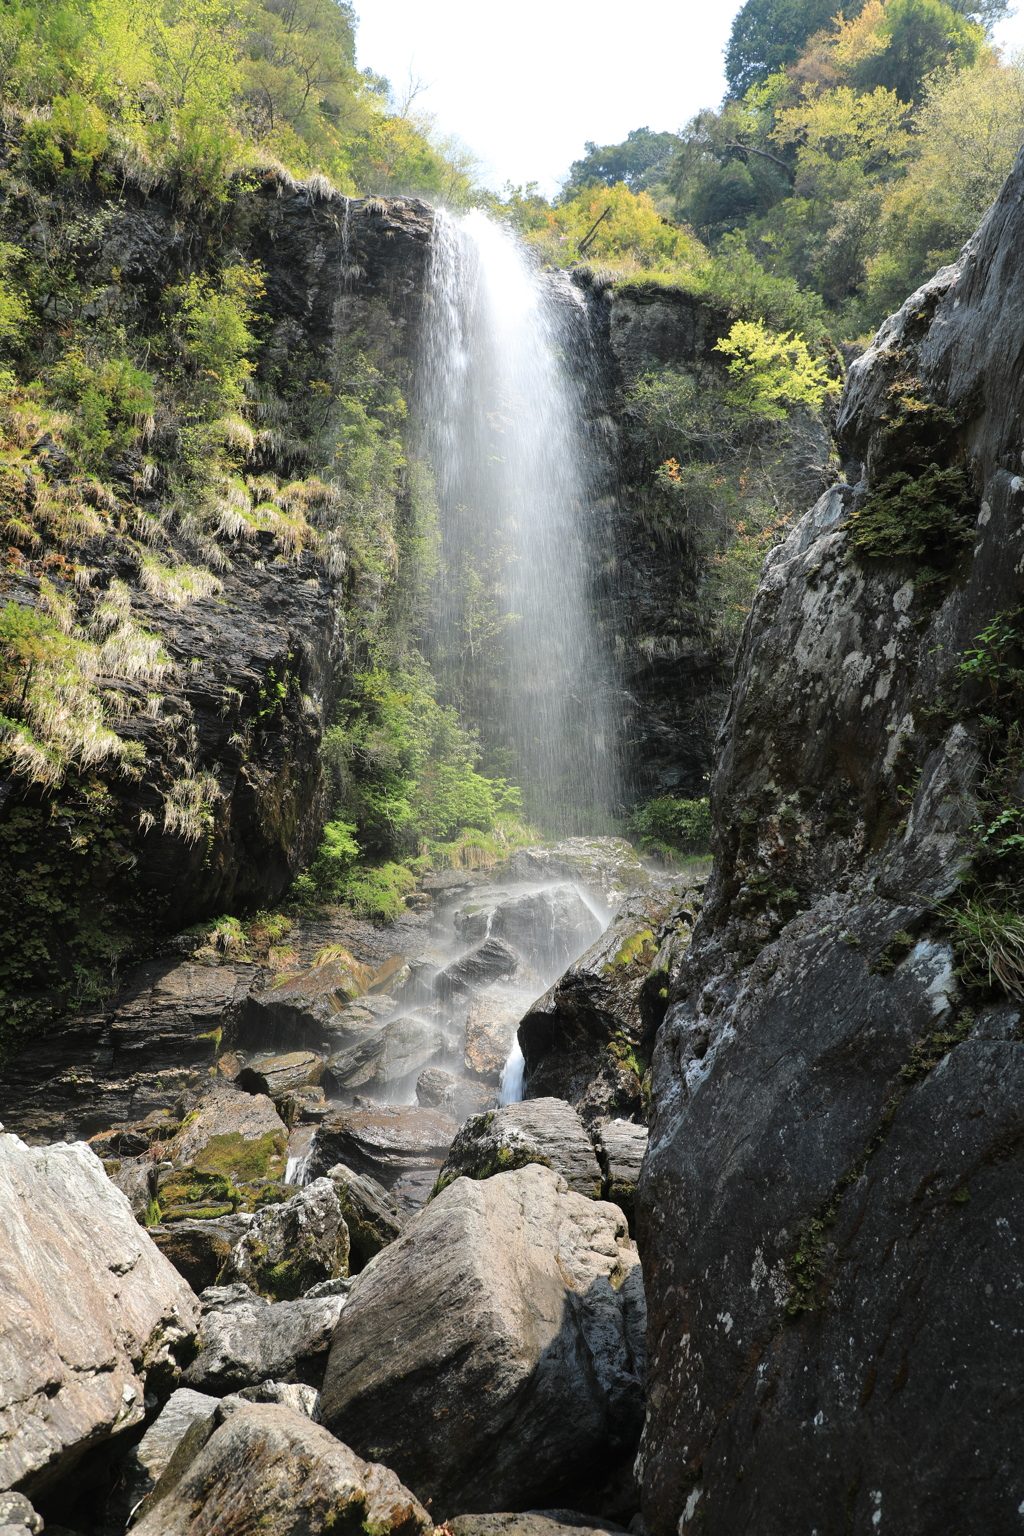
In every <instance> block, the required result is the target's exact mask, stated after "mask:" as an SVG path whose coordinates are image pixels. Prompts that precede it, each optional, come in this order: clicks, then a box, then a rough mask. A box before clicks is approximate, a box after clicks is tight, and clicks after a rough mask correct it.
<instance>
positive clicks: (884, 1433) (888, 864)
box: [638, 162, 1024, 1536]
mask: <svg viewBox="0 0 1024 1536" xmlns="http://www.w3.org/2000/svg"><path fill="white" fill-rule="evenodd" d="M1022 240H1024V169H1022V166H1021V163H1020V162H1018V165H1017V167H1016V169H1015V171H1014V173H1013V175H1012V176H1011V177H1010V179H1009V181H1008V182H1007V184H1006V187H1005V188H1004V191H1003V193H1002V194H1001V196H1000V198H999V200H998V201H997V203H996V204H995V206H994V208H993V209H992V210H991V212H990V214H989V215H988V217H987V218H986V220H985V222H984V223H983V225H982V227H981V229H980V230H979V232H978V234H977V235H976V236H975V238H974V240H973V241H972V243H971V244H970V245H969V246H968V247H967V249H966V251H965V253H964V255H963V257H962V258H961V260H960V261H959V263H958V264H957V265H955V266H953V267H950V268H947V269H944V270H943V271H942V272H940V273H939V274H938V275H937V276H936V278H935V279H933V281H932V282H931V283H929V284H928V285H927V286H926V287H925V288H923V289H921V290H920V291H919V292H918V293H916V294H914V295H913V296H912V297H911V298H910V299H909V300H908V301H907V303H906V304H905V305H904V306H903V308H902V310H901V311H900V312H899V314H898V315H896V316H894V317H893V318H892V319H891V320H889V321H888V322H886V324H885V325H884V326H883V327H882V329H881V330H880V332H879V334H878V336H877V337H876V339H875V342H874V344H873V346H872V347H871V349H870V350H869V351H868V352H867V353H866V354H865V356H864V357H862V358H861V359H860V360H859V361H858V362H857V363H856V364H855V365H854V367H853V369H852V370H851V377H850V379H849V382H848V384H847V387H846V391H845V394H844V398H843V403H842V407H841V413H840V422H839V431H840V434H841V438H842V440H843V443H844V446H845V450H846V452H847V454H848V456H849V460H850V462H851V464H853V463H855V462H856V461H859V462H860V463H861V464H862V465H863V473H862V477H861V479H860V482H859V483H858V485H857V486H856V487H855V488H850V487H845V486H837V487H834V488H833V489H832V490H830V491H829V492H827V493H826V495H825V496H824V497H823V498H822V499H821V500H820V501H819V502H818V503H817V505H816V506H815V507H814V508H813V510H812V511H811V512H809V513H808V514H807V515H806V516H805V517H804V518H803V520H802V521H801V522H800V523H799V525H798V526H797V527H796V528H795V529H794V531H793V532H792V533H791V534H790V536H789V538H788V539H787V540H786V542H785V543H784V544H782V545H781V546H779V547H778V548H777V549H776V550H775V551H773V553H772V554H771V555H770V556H769V558H768V560H767V561H766V564H765V567H764V570H763V572H762V577H761V583H760V586H759V589H758V593H757V597H756V600H755V604H754V607H753V610H752V612H751V614H750V617H749V619H748V621H747V626H746V630H745V633H744V640H743V645H742V648H741V653H740V657H739V661H738V668H737V677H736V683H735V687H734V691H733V695H732V702H731V705H730V709H729V713H728V716H727V719H726V721H725V724H724V727H723V730H722V734H721V737H720V741H719V762H718V767H717V771H716V774H715V778H714V783H713V791H712V803H713V810H714V820H715V828H716V832H715V837H716V850H715V851H716V857H715V865H714V872H713V876H712V879H711V882H710V884H709V888H708V891H707V897H706V902H705V906H704V911H703V914H702V916H701V918H700V921H699V923H698V926H697V929H696V932H695V937H694V941H693V944H692V947H691V949H690V951H689V955H688V957H687V959H686V962H685V964H684V965H683V967H682V970H681V972H680V974H679V976H678V977H677V980H676V984H675V989H674V992H673V995H672V997H673V1000H672V1002H671V1006H670V1008H669V1012H668V1014H667V1017H666V1021H665V1024H664V1025H663V1027H662V1030H661V1033H660V1037H659V1042H658V1047H657V1053H656V1060H655V1072H654V1106H655V1112H654V1119H653V1126H652V1132H651V1143H650V1154H649V1158H648V1162H647V1165H646V1171H645V1174H644V1177H643V1180H642V1184H641V1189H640V1195H639V1214H638V1234H639V1242H640V1248H641V1253H642V1256H643V1260H644V1270H645V1278H646V1283H647V1287H648V1298H649V1305H650V1316H651V1323H650V1333H649V1342H650V1350H651V1353H650V1367H649V1371H650V1374H649V1383H650V1392H649V1409H648V1423H647V1428H646V1431H645V1443H644V1448H643V1450H642V1452H641V1460H640V1465H641V1468H642V1472H643V1483H644V1509H645V1516H646V1519H647V1522H648V1524H649V1526H650V1528H651V1530H652V1532H654V1533H656V1536H669V1533H670V1532H675V1531H678V1533H679V1536H686V1533H688V1532H697V1531H700V1532H703V1533H706V1536H712V1533H720V1536H726V1533H730V1536H731V1533H735V1532H737V1531H743V1530H750V1531H754V1530H756V1531H757V1532H758V1533H759V1536H772V1533H775V1532H778V1533H779V1536H782V1533H783V1532H787V1533H788V1532H791V1531H793V1530H795V1529H798V1528H799V1529H815V1530H817V1531H819V1532H837V1533H838V1532H844V1533H846V1532H854V1533H857V1532H865V1533H866V1532H874V1531H876V1530H879V1529H880V1530H883V1531H884V1530H885V1529H892V1530H898V1531H900V1532H901V1536H913V1533H921V1536H924V1533H926V1532H928V1533H931V1532H935V1531H938V1530H949V1531H954V1530H963V1531H968V1530H969V1531H971V1533H972V1536H986V1533H991V1536H996V1533H997V1532H998V1533H1000V1536H1001V1533H1003V1532H1005V1531H1008V1530H1010V1529H1013V1528H1014V1527H1015V1525H1016V1524H1017V1523H1018V1522H1019V1514H1018V1510H1019V1508H1020V1507H1021V1504H1022V1499H1024V1474H1022V1473H1021V1470H1020V1462H1019V1455H1018V1452H1017V1442H1018V1438H1019V1423H1020V1408H1019V1393H1020V1386H1019V1384H1020V1380H1021V1376H1022V1367H1024V1358H1022V1354H1024V1350H1022V1344H1021V1339H1022V1335H1021V1332H1020V1327H1019V1323H1020V1311H1019V1267H1020V1254H1019V1232H1020V1222H1021V1214H1022V1213H1021V1210H1020V1204H1021V1189H1022V1187H1024V1186H1022V1179H1021V1172H1022V1169H1021V1138H1022V1132H1024V1119H1022V1111H1021V1104H1022V1102H1024V1099H1022V1089H1024V1044H1022V1043H1021V1041H1020V1030H1021V1014H1020V1007H1019V1004H1018V1002H1017V1001H1016V1000H1015V999H1014V998H1013V997H1011V996H1008V995H1007V991H1006V989H1005V988H1003V987H1001V986H999V984H998V982H997V981H996V980H995V977H994V976H993V974H992V973H991V972H989V974H988V976H987V977H986V976H984V974H982V975H981V976H980V977H978V976H977V973H976V979H977V980H978V982H979V984H978V985H977V986H976V987H975V989H974V991H973V992H972V993H971V994H970V995H968V994H967V993H966V992H965V990H964V983H963V981H962V979H961V977H960V976H958V974H957V972H958V965H957V960H958V958H962V955H960V956H958V955H956V954H955V953H954V950H953V948H952V947H951V943H950V938H949V935H950V933H951V932H952V933H956V932H957V931H958V930H957V922H956V916H955V914H956V912H957V911H960V912H963V911H965V910H967V903H968V898H969V897H970V898H971V899H973V900H975V901H977V900H986V899H988V896H987V895H986V885H985V882H986V880H987V879H989V878H990V871H989V872H988V873H987V872H986V871H987V870H988V866H986V865H985V863H984V855H983V853H980V852H979V850H978V845H977V841H976V835H973V834H972V831H971V829H972V828H975V827H976V825H977V824H978V822H979V818H981V820H982V821H983V822H985V821H986V820H987V824H988V825H990V826H991V825H992V824H993V813H994V812H998V811H1000V806H1001V807H1002V811H1005V812H1006V814H1007V815H1008V816H1010V817H1011V819H1014V818H1016V817H1017V816H1018V815H1019V814H1020V809H1021V800H1020V792H1019V781H1018V782H1017V784H1016V785H1013V784H1011V786H1010V788H1009V789H1006V790H1005V791H1003V798H1002V800H1001V801H997V800H996V799H994V796H995V786H996V785H997V784H999V783H1001V782H1003V781H1004V780H1006V775H1007V771H1008V765H1009V766H1010V767H1012V764H1013V762H1014V761H1015V758H1014V752H1015V750H1016V749H1015V746H1014V742H1015V739H1016V738H1015V735H1014V730H1015V727H1014V725H1013V720H1012V719H1010V718H1009V716H1008V715H1007V707H1008V706H1007V700H1009V699H1012V697H1013V695H1012V687H1013V686H1015V685H1012V686H1011V685H1010V684H1005V683H1003V682H1000V681H999V678H1000V677H1001V676H1005V673H1000V672H999V669H1000V668H1004V669H1009V670H1012V667H1013V665H1014V664H1015V658H1017V652H1016V651H1015V650H1014V649H1013V645H1014V644H1015V643H1016V642H1015V641H1013V639H1012V637H1011V639H1010V640H1009V641H1007V640H1006V639H1005V638H1004V639H1003V640H1001V641H1000V640H999V639H996V640H992V638H991V631H990V636H989V639H988V640H981V641H979V640H977V637H979V636H980V635H981V634H982V632H983V631H985V630H986V628H987V627H988V626H989V625H990V624H991V622H992V621H993V619H995V618H996V617H997V616H1001V617H1000V624H1002V625H1003V626H1004V627H1005V625H1007V624H1009V625H1010V626H1011V628H1012V625H1013V623H1014V619H1013V616H1014V615H1016V614H1017V613H1018V612H1019V610H1020V607H1021V602H1022V579H1021V575H1020V569H1021V562H1022V556H1024V520H1022V515H1021V512H1022V505H1024V502H1022V497H1024V480H1022V479H1021V478H1020V475H1019V471H1020V470H1021V468H1022V464H1021V458H1020V450H1021V443H1020V420H1021V409H1022V404H1024V402H1022V400H1021V394H1022V391H1024V375H1022V373H1021V369H1020V357H1021V352H1022V348H1024V278H1022V275H1021V271H1020V265H1019V260H1018V253H1019V251H1020V249H1021V242H1022ZM901 477H902V478H901ZM943 477H945V478H943ZM851 478H856V476H855V475H854V476H851ZM911 485H918V486H920V487H923V488H924V492H925V494H924V496H923V500H922V503H921V504H920V505H917V506H916V508H915V507H913V506H911V505H910V503H909V502H908V501H907V500H906V499H901V496H902V494H903V493H904V492H905V491H906V490H907V487H908V486H911ZM1018 639H1019V635H1018ZM976 646H977V647H980V649H981V651H982V652H986V647H988V651H987V652H986V654H987V655H988V661H984V660H983V662H982V667H983V676H982V680H981V681H978V680H977V679H976V675H975V676H973V677H972V674H971V671H970V668H968V669H967V671H966V672H965V671H964V670H963V660H964V653H965V652H966V651H968V650H969V649H970V648H972V647H976ZM1016 664H1017V665H1019V660H1016ZM984 668H988V671H987V672H985V671H984ZM1007 688H1009V689H1010V691H1009V692H1007ZM1015 710H1016V705H1012V704H1011V706H1010V712H1011V713H1013V712H1014V711H1015ZM1001 711H1002V713H1003V716H1004V718H1003V719H1002V720H1001V721H1000V719H999V716H1000V712H1001ZM1011 778H1012V774H1011ZM1000 813H1001V812H1000ZM972 860H973V864H972ZM1011 875H1012V860H1011V862H1010V863H1009V864H1006V865H1005V866H1001V873H1000V874H999V876H998V879H997V880H996V884H995V885H994V886H992V888H991V890H990V891H989V892H988V895H991V897H992V900H993V901H996V902H999V901H1002V902H1004V903H1006V902H1007V901H1009V904H1010V906H1011V907H1016V906H1017V905H1019V892H1017V893H1015V888H1014V887H1013V882H1012V879H1011V878H1010V877H1011ZM993 891H994V892H995V894H994V895H993V894H992V892H993ZM951 914H952V915H951ZM998 971H999V965H998V964H997V966H996V974H998ZM1004 973H1005V974H1008V975H1009V976H1010V981H1011V985H1012V984H1013V974H1012V972H1008V971H1005V966H1004Z"/></svg>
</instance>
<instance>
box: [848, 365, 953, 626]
mask: <svg viewBox="0 0 1024 1536" xmlns="http://www.w3.org/2000/svg"><path fill="white" fill-rule="evenodd" d="M889 401H890V402H891V403H890V405H889V406H888V407H887V409H886V412H885V414H884V415H883V417H882V421H883V428H882V432H881V434H880V442H879V464H878V468H877V470H876V479H875V483H874V484H873V485H872V486H871V488H870V490H869V492H868V494H867V496H866V497H865V498H864V500H863V502H861V504H860V506H858V507H856V508H855V509H854V511H853V513H852V514H851V517H850V547H851V549H852V550H853V551H854V552H855V553H856V554H857V555H859V556H861V557H867V558H873V559H895V558H899V557H904V558H913V559H916V560H917V561H919V562H920V567H919V570H918V572H917V575H916V578H915V580H916V582H917V584H918V586H919V587H921V588H922V589H930V592H931V597H932V599H934V597H935V596H936V595H937V594H939V593H940V592H941V591H942V590H943V589H944V588H945V587H946V586H948V583H949V581H950V580H952V577H953V575H954V573H955V569H956V566H957V563H958V561H959V560H960V558H961V557H962V555H963V553H964V551H965V550H966V549H967V548H968V547H969V546H970V544H971V542H972V540H973V537H974V524H975V519H976V516H977V503H976V498H975V496H974V494H973V489H972V485H971V481H970V477H969V475H968V473H967V470H966V469H965V468H964V467H963V464H962V462H961V460H962V452H961V450H960V447H959V443H958V441H957V436H956V424H955V421H954V420H953V417H952V416H951V415H950V413H949V412H948V411H947V410H945V408H943V407H940V406H936V405H934V404H933V403H932V402H930V401H929V400H927V399H926V398H924V396H923V394H922V392H921V387H920V385H919V383H918V381H917V380H916V379H907V378H901V379H898V380H897V381H896V382H895V383H894V384H893V385H892V386H891V387H890V389H889ZM886 470H888V471H889V472H888V473H886Z"/></svg>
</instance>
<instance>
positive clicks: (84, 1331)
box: [0, 1135, 197, 1495]
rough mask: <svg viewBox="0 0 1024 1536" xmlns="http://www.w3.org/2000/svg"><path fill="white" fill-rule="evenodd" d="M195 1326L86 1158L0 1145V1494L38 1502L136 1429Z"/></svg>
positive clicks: (70, 1150)
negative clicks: (90, 1456)
mask: <svg viewBox="0 0 1024 1536" xmlns="http://www.w3.org/2000/svg"><path fill="white" fill-rule="evenodd" d="M196 1314H197V1307H196V1301H195V1297H194V1296H193V1294H192V1292H191V1290H190V1289H189V1287H188V1286H187V1285H186V1284H185V1282H184V1280H182V1278H181V1277H180V1275H178V1273H177V1272H176V1270H174V1269H173V1268H172V1267H171V1265H170V1264H169V1263H168V1262H167V1260H166V1259H165V1258H164V1257H163V1255H162V1254H161V1253H160V1252H159V1250H158V1249H157V1248H156V1247H154V1245H153V1243H152V1242H151V1241H150V1239H149V1237H148V1236H147V1235H146V1233H145V1232H144V1231H143V1229H142V1228H141V1227H140V1226H139V1225H138V1223H137V1222H136V1220H135V1218H134V1216H133V1214H132V1210H131V1206H130V1205H129V1204H128V1201H127V1200H126V1199H125V1197H124V1196H123V1195H122V1194H121V1192H120V1191H119V1190H117V1189H115V1188H114V1186H113V1185H112V1184H111V1183H110V1181H109V1180H108V1179H107V1177H106V1175H105V1174H104V1172H103V1165H102V1164H101V1163H100V1161H99V1159H98V1158H97V1157H96V1156H95V1154H94V1153H93V1152H90V1151H89V1149H88V1147H86V1146H85V1145H84V1144H81V1143H78V1144H76V1145H74V1146H68V1145H65V1144H58V1145H56V1146H52V1147H45V1148H43V1147H39V1148H29V1147H26V1146H25V1145H24V1144H23V1143H22V1142H20V1141H19V1140H18V1138H17V1137H15V1136H10V1135H0V1320H2V1327H0V1383H2V1387H0V1488H10V1487H11V1486H12V1485H17V1486H18V1487H19V1488H21V1489H23V1490H24V1491H25V1492H26V1493H28V1494H29V1495H32V1494H34V1493H36V1492H42V1491H45V1490H46V1489H47V1488H48V1487H49V1486H50V1485H51V1484H52V1483H53V1482H54V1480H55V1479H57V1478H58V1477H61V1476H64V1475H66V1473H67V1472H68V1470H69V1469H70V1468H71V1467H73V1466H74V1464H75V1462H76V1461H77V1459H78V1458H79V1457H80V1456H81V1454H82V1453H83V1451H84V1450H85V1449H86V1448H87V1446H91V1445H95V1444H97V1443H98V1442H99V1441H102V1440H104V1439H107V1438H109V1437H110V1436H111V1435H113V1434H116V1433H117V1431H118V1430H122V1429H127V1428H129V1427H130V1426H131V1425H133V1424H137V1423H139V1422H140V1421H141V1419H142V1417H143V1412H144V1410H143V1397H144V1393H145V1387H146V1381H147V1377H152V1379H153V1380H154V1381H156V1380H159V1379H161V1378H162V1379H163V1380H164V1381H169V1380H172V1379H173V1377H174V1376H175V1374H176V1373H177V1369H178V1363H177V1362H178V1359H179V1357H180V1356H182V1355H183V1354H184V1352H185V1350H186V1348H187V1346H188V1344H189V1342H190V1341H191V1339H192V1338H193V1336H194V1334H195V1331H196V1323H197V1316H196Z"/></svg>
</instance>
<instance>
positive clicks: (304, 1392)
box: [234, 1381, 320, 1424]
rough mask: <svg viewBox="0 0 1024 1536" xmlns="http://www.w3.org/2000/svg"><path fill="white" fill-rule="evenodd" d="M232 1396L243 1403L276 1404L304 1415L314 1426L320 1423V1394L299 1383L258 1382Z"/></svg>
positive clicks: (313, 1388) (314, 1388) (314, 1389)
mask: <svg viewBox="0 0 1024 1536" xmlns="http://www.w3.org/2000/svg"><path fill="white" fill-rule="evenodd" d="M234 1396H235V1397H237V1398H240V1399H241V1400H242V1402H244V1403H277V1404H279V1406H280V1407H282V1408H290V1409H291V1411H292V1412H293V1413H301V1414H304V1415H305V1417H306V1418H307V1419H312V1420H313V1423H314V1424H319V1422H320V1393H319V1392H318V1391H317V1389H316V1387H307V1386H305V1385H304V1384H303V1383H302V1382H301V1381H260V1382H257V1384H256V1386H254V1387H242V1388H241V1389H240V1391H238V1392H236V1393H235V1394H234Z"/></svg>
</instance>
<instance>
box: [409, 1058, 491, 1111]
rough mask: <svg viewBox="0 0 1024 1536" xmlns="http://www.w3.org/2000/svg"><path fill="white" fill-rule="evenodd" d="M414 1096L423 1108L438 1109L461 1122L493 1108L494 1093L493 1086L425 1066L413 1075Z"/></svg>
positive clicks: (438, 1068)
mask: <svg viewBox="0 0 1024 1536" xmlns="http://www.w3.org/2000/svg"><path fill="white" fill-rule="evenodd" d="M416 1098H417V1101H418V1102H419V1103H420V1104H422V1105H423V1107H424V1109H442V1110H444V1112H445V1114H446V1115H449V1116H450V1117H451V1119H452V1120H454V1121H455V1123H456V1125H462V1124H463V1123H464V1122H465V1121H466V1120H468V1119H469V1117H470V1116H471V1115H482V1114H483V1113H484V1112H485V1111H486V1110H488V1109H494V1108H495V1107H496V1106H497V1103H498V1095H497V1092H496V1091H495V1089H494V1088H488V1087H486V1086H485V1085H484V1084H483V1083H473V1082H467V1081H466V1079H465V1078H464V1077H456V1076H455V1074H454V1073H453V1072H443V1071H442V1070H441V1068H440V1067H428V1068H427V1070H426V1071H425V1072H421V1073H420V1075H419V1077H418V1078H417V1079H416Z"/></svg>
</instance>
